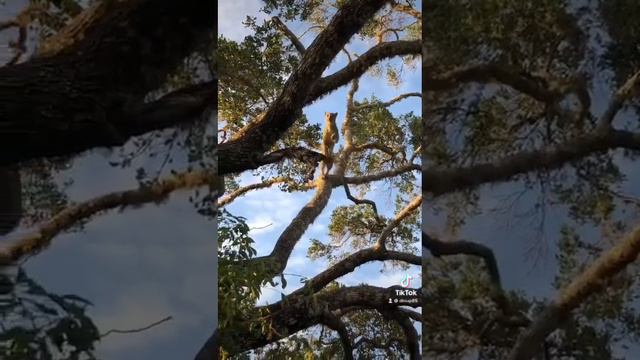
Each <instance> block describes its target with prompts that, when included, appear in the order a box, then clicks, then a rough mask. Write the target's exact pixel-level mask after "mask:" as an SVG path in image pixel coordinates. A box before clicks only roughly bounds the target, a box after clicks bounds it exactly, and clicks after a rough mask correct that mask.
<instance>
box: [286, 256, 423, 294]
mask: <svg viewBox="0 0 640 360" xmlns="http://www.w3.org/2000/svg"><path fill="white" fill-rule="evenodd" d="M389 260H396V261H403V262H406V263H409V264H413V265H421V264H422V258H421V257H420V256H419V255H414V254H409V253H404V252H399V251H390V250H382V249H380V248H367V249H362V250H359V251H356V252H355V253H353V254H351V255H349V256H348V257H346V258H345V259H342V260H340V261H339V262H337V263H336V264H335V265H333V266H331V267H329V268H328V269H326V270H324V271H323V272H321V273H319V274H318V275H316V276H314V277H313V278H311V279H309V280H308V281H307V283H306V285H305V287H303V288H300V289H298V290H296V291H294V292H293V294H302V293H305V292H306V291H309V290H311V291H312V292H314V293H315V292H318V291H320V290H322V289H324V287H325V286H327V285H328V284H329V283H331V282H332V281H334V280H336V279H338V278H340V277H342V276H344V275H347V274H349V273H351V272H353V271H354V270H355V269H356V268H357V267H358V266H361V265H364V264H366V263H368V262H371V261H389Z"/></svg>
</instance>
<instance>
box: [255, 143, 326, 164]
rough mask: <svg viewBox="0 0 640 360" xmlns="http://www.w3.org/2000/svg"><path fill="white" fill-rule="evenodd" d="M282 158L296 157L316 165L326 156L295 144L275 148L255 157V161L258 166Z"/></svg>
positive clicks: (272, 162)
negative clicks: (293, 145) (288, 146)
mask: <svg viewBox="0 0 640 360" xmlns="http://www.w3.org/2000/svg"><path fill="white" fill-rule="evenodd" d="M284 159H296V160H298V161H301V162H303V163H306V164H309V165H314V166H318V163H320V161H322V160H325V159H326V157H325V155H324V154H321V153H319V152H317V151H313V150H311V149H307V148H305V147H302V146H295V147H290V148H285V149H280V150H275V151H273V152H270V153H268V154H266V155H264V156H260V157H258V158H256V160H255V162H256V165H258V166H264V165H268V164H274V163H277V162H280V161H282V160H284Z"/></svg>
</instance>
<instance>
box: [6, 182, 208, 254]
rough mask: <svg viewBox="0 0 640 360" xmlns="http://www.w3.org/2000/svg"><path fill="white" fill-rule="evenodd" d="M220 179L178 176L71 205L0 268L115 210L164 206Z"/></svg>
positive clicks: (19, 243) (21, 241)
mask: <svg viewBox="0 0 640 360" xmlns="http://www.w3.org/2000/svg"><path fill="white" fill-rule="evenodd" d="M219 181H220V178H219V177H218V176H216V175H214V174H213V173H211V172H209V171H192V172H187V173H182V174H177V175H175V176H172V177H170V178H168V179H164V180H161V181H159V182H157V183H155V184H151V185H148V186H143V187H140V188H138V189H135V190H127V191H121V192H114V193H111V194H107V195H102V196H99V197H96V198H94V199H92V200H89V201H86V202H83V203H80V204H77V205H72V206H69V207H67V208H66V209H64V210H62V211H61V212H59V213H58V214H56V215H55V216H54V217H52V218H51V219H49V220H48V221H46V222H45V223H43V224H41V225H39V226H38V228H37V230H36V231H35V232H33V233H31V234H27V235H25V236H22V237H20V238H18V239H16V240H15V241H12V242H10V243H9V245H7V246H6V247H5V248H4V249H2V251H1V252H0V265H7V264H10V263H14V262H16V261H18V260H20V259H21V258H23V257H25V256H29V255H34V254H35V253H37V252H38V251H40V250H42V249H44V248H45V247H47V246H48V245H49V244H50V243H51V240H52V239H53V238H54V237H55V236H56V235H58V234H60V233H61V232H63V231H65V230H67V229H69V228H71V227H72V226H73V225H75V224H76V223H78V222H80V221H82V220H84V219H87V218H90V217H91V216H93V215H95V214H97V213H99V212H102V211H105V210H110V209H114V208H121V209H123V208H126V207H132V206H140V205H143V204H146V203H150V202H156V203H159V202H162V201H164V200H165V199H167V198H168V196H169V195H170V194H171V193H173V192H174V191H176V190H180V189H192V188H197V187H201V186H206V185H209V186H217V185H212V184H214V183H217V182H219Z"/></svg>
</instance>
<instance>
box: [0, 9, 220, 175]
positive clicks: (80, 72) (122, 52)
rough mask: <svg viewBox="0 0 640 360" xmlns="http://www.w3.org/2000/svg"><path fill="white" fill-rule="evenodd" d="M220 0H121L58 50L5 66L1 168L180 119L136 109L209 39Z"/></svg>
mask: <svg viewBox="0 0 640 360" xmlns="http://www.w3.org/2000/svg"><path fill="white" fill-rule="evenodd" d="M215 4H216V3H215V2H213V1H208V0H186V1H180V2H177V1H163V0H131V1H125V2H120V3H119V4H118V6H117V8H114V9H113V10H112V11H110V12H109V13H106V14H104V16H102V17H100V18H99V19H96V20H95V21H93V22H92V23H91V25H89V26H88V27H87V28H86V29H83V30H84V33H83V35H82V40H78V41H72V42H71V45H70V46H68V47H67V48H64V49H58V50H57V53H56V55H53V56H43V57H40V58H36V59H34V60H31V61H28V62H25V63H22V64H18V65H14V66H5V67H3V68H0V166H3V165H8V164H15V163H19V162H22V161H26V160H30V159H34V158H42V157H52V156H63V155H70V154H74V153H78V152H81V151H84V150H88V149H91V148H94V147H100V146H114V145H121V144H123V143H124V142H125V141H126V140H127V139H128V138H130V137H131V136H135V135H138V134H141V133H144V132H147V131H150V130H154V129H157V128H162V127H166V126H168V125H172V124H175V123H176V122H175V121H173V122H171V123H170V124H167V122H165V121H161V122H159V123H158V122H154V121H144V122H139V121H134V120H135V119H134V115H135V114H136V111H138V110H139V109H140V108H141V107H142V106H143V105H142V104H143V98H144V96H145V95H146V94H148V93H149V92H150V91H152V90H155V89H157V88H159V87H160V86H161V85H162V84H163V83H164V81H165V80H166V77H167V75H168V74H169V73H170V72H171V71H173V70H174V69H175V68H176V67H177V66H179V65H180V64H181V63H182V61H183V60H184V58H185V57H186V56H187V55H189V54H190V53H192V52H193V51H195V50H196V49H197V47H198V46H200V45H201V44H203V43H204V41H205V40H207V39H208V37H209V34H210V33H211V32H212V31H213V29H214V28H215V27H214V26H215V23H216V19H215ZM214 88H215V87H214ZM214 92H215V90H214ZM209 99H211V97H209ZM213 99H215V97H214V98H213Z"/></svg>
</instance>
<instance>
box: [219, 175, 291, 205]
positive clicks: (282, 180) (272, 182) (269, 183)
mask: <svg viewBox="0 0 640 360" xmlns="http://www.w3.org/2000/svg"><path fill="white" fill-rule="evenodd" d="M290 181H292V180H290V179H286V178H282V177H277V178H273V179H268V180H265V181H262V182H259V183H255V184H251V185H247V186H243V187H241V188H239V189H237V190H235V191H233V192H231V193H230V194H229V195H226V196H225V197H222V198H220V199H219V200H218V208H221V207H224V206H227V205H229V204H230V203H231V202H232V201H234V200H235V199H237V198H238V197H240V196H242V195H244V194H246V193H248V192H249V191H252V190H258V189H266V188H268V187H271V186H273V185H275V184H280V183H285V182H290Z"/></svg>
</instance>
